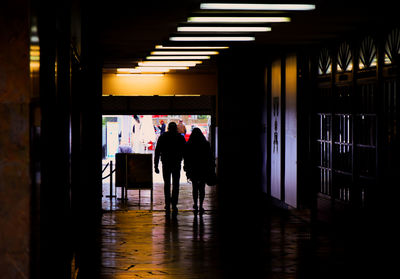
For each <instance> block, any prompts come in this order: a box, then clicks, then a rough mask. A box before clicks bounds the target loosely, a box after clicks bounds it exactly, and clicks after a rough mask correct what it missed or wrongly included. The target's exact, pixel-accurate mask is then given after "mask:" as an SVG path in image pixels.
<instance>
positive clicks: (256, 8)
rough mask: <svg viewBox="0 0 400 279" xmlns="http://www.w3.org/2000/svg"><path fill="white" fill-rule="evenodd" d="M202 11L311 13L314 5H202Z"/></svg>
mask: <svg viewBox="0 0 400 279" xmlns="http://www.w3.org/2000/svg"><path fill="white" fill-rule="evenodd" d="M200 9H202V10H250V11H309V10H314V9H315V5H312V4H247V3H202V4H200Z"/></svg>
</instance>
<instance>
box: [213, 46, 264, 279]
mask: <svg viewBox="0 0 400 279" xmlns="http://www.w3.org/2000/svg"><path fill="white" fill-rule="evenodd" d="M256 52H257V51H255V50H254V49H243V50H239V51H234V50H232V51H230V52H229V53H228V54H226V55H224V56H221V57H219V61H218V63H219V71H218V76H219V90H218V153H219V154H218V155H219V162H218V167H219V168H218V170H219V177H220V179H221V182H220V184H219V185H218V187H219V206H220V213H221V220H220V223H219V224H220V226H221V229H222V237H223V239H222V240H221V242H222V246H223V249H224V250H223V251H224V253H226V254H227V255H226V256H227V257H228V258H229V260H228V262H229V263H230V264H231V265H232V267H235V268H234V269H232V271H233V270H235V271H234V273H235V274H239V273H241V272H243V273H245V269H246V266H248V265H250V264H251V265H252V266H262V265H258V264H261V263H256V262H252V263H250V262H248V261H249V257H248V256H246V255H252V256H255V255H257V253H259V252H260V251H257V249H256V248H257V247H259V246H260V242H259V241H260V235H259V233H260V232H261V228H260V224H261V216H262V215H261V212H262V210H264V209H263V207H262V205H263V199H262V197H263V196H264V195H265V185H262V174H263V170H262V168H263V166H265V164H263V159H265V158H264V156H263V155H264V154H263V152H265V147H264V146H263V145H265V144H266V143H265V142H263V140H262V139H264V138H265V135H264V133H265V131H266V129H265V127H264V126H263V123H264V122H265V121H263V119H262V117H263V109H264V108H263V106H264V104H265V68H266V63H263V62H260V61H262V59H261V58H260V57H259V56H257V53H256ZM264 172H265V170H264ZM252 258H253V259H254V258H259V257H257V256H255V257H252ZM247 271H248V272H250V273H251V272H256V269H254V270H248V269H247ZM247 275H249V274H247Z"/></svg>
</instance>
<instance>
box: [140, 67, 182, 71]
mask: <svg viewBox="0 0 400 279" xmlns="http://www.w3.org/2000/svg"><path fill="white" fill-rule="evenodd" d="M135 69H137V70H141V71H142V72H150V71H153V72H167V71H168V70H187V69H189V67H187V66H168V67H136V68H135Z"/></svg>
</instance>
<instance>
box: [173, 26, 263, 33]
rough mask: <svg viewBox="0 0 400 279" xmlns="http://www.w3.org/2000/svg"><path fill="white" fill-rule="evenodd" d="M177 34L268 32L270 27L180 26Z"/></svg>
mask: <svg viewBox="0 0 400 279" xmlns="http://www.w3.org/2000/svg"><path fill="white" fill-rule="evenodd" d="M177 30H178V32H268V31H271V27H253V26H249V27H245V26H243V27H242V26H239V27H228V26H181V27H178V29H177Z"/></svg>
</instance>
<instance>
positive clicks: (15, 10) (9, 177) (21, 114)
mask: <svg viewBox="0 0 400 279" xmlns="http://www.w3.org/2000/svg"><path fill="white" fill-rule="evenodd" d="M28 50H29V1H27V0H15V1H6V3H2V8H1V9H0V131H1V136H0V270H1V277H2V278H29V277H30V276H29V275H30V274H29V255H30V241H29V238H30V198H31V192H30V168H29V101H30V83H29V51H28Z"/></svg>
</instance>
